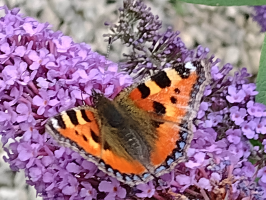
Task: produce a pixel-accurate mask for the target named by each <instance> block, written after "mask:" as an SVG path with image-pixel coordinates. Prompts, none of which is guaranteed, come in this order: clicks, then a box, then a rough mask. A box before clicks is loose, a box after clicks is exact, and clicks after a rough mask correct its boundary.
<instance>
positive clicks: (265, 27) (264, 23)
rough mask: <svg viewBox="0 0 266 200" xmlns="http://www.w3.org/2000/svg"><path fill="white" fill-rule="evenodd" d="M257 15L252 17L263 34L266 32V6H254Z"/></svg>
mask: <svg viewBox="0 0 266 200" xmlns="http://www.w3.org/2000/svg"><path fill="white" fill-rule="evenodd" d="M254 10H255V14H254V15H253V16H252V17H253V20H254V21H256V22H257V23H258V24H259V25H260V28H261V32H266V5H264V6H254Z"/></svg>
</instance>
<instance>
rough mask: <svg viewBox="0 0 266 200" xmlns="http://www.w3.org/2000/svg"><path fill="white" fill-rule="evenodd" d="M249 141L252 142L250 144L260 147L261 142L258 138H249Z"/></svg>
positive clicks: (261, 145)
mask: <svg viewBox="0 0 266 200" xmlns="http://www.w3.org/2000/svg"><path fill="white" fill-rule="evenodd" d="M249 141H250V143H251V144H252V146H259V147H260V149H262V147H263V144H262V143H261V142H260V141H259V140H254V139H250V140H249Z"/></svg>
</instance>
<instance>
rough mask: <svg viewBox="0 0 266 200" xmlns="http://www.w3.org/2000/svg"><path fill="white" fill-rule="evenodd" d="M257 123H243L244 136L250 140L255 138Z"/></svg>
mask: <svg viewBox="0 0 266 200" xmlns="http://www.w3.org/2000/svg"><path fill="white" fill-rule="evenodd" d="M256 125H257V124H256V122H254V121H249V122H243V123H242V124H241V126H242V131H243V134H244V135H245V136H246V137H247V138H248V139H252V138H254V136H255V127H256Z"/></svg>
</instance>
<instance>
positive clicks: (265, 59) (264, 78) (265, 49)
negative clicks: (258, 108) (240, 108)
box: [256, 35, 266, 105]
mask: <svg viewBox="0 0 266 200" xmlns="http://www.w3.org/2000/svg"><path fill="white" fill-rule="evenodd" d="M256 84H257V91H258V92H259V94H258V95H257V96H256V101H257V102H260V103H263V104H264V105H266V35H265V36H264V41H263V45H262V50H261V55H260V66H259V72H258V75H257V81H256Z"/></svg>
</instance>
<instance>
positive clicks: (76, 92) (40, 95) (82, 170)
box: [0, 1, 266, 200]
mask: <svg viewBox="0 0 266 200" xmlns="http://www.w3.org/2000/svg"><path fill="white" fill-rule="evenodd" d="M124 2H125V6H124V8H123V9H120V21H119V23H118V24H116V25H111V26H110V27H111V30H112V31H113V33H112V34H110V35H107V36H108V37H110V38H111V39H112V41H115V40H117V39H121V40H122V41H123V42H125V43H126V44H128V46H130V47H132V50H133V51H132V53H131V54H130V55H125V57H126V59H127V61H126V62H125V63H122V64H121V69H122V70H125V71H128V72H133V74H135V75H136V77H138V78H140V77H143V76H145V75H147V74H149V73H150V71H151V70H157V69H161V68H164V67H171V66H172V65H174V64H175V63H176V62H187V61H191V60H196V59H197V60H200V59H205V60H206V61H207V62H209V64H210V65H211V66H212V67H211V76H212V83H211V84H210V85H209V86H208V87H207V88H206V90H205V93H204V98H203V99H202V102H201V105H200V110H199V111H198V115H197V118H196V119H195V126H194V130H193V132H194V139H193V140H192V143H191V147H190V149H189V150H188V152H187V154H188V161H187V162H185V163H181V164H179V165H178V166H176V168H175V169H174V170H173V171H172V172H171V173H169V174H165V175H163V176H161V177H158V179H157V180H156V181H150V182H149V183H147V184H140V185H137V186H135V187H129V186H127V185H125V184H122V183H119V182H118V181H117V180H116V179H115V178H111V177H109V176H107V175H106V174H104V173H103V172H101V171H99V170H98V168H97V166H95V165H94V164H93V163H91V162H89V161H87V160H84V159H83V158H82V157H81V156H80V155H79V154H78V153H76V152H73V151H72V150H70V149H68V148H64V147H60V146H58V144H57V143H56V142H55V141H54V140H53V139H52V138H51V137H50V135H49V134H47V133H46V132H45V130H44V124H45V122H46V120H47V119H48V118H49V117H51V116H54V115H55V114H57V113H58V112H60V111H63V110H66V109H68V108H71V107H75V106H79V105H82V104H83V102H84V101H85V103H86V104H88V105H90V104H91V101H90V95H91V89H92V88H93V89H95V90H98V91H100V92H101V93H103V94H104V95H105V96H107V97H110V98H113V97H115V96H116V95H117V94H118V93H119V92H120V91H121V90H122V89H123V88H125V87H127V86H129V85H130V84H132V82H133V80H132V78H130V76H128V75H127V74H126V73H122V72H117V70H118V67H117V65H116V64H114V63H112V62H110V61H108V60H106V59H105V58H104V57H103V56H101V55H99V54H97V53H95V52H93V51H92V50H91V49H90V47H89V46H88V45H86V44H76V43H74V42H73V41H72V39H71V38H70V37H68V36H64V35H63V34H62V33H61V32H53V31H52V30H51V29H50V26H49V24H47V23H45V24H41V23H38V22H37V21H36V20H35V19H32V18H29V17H25V18H24V17H22V16H21V15H20V14H19V13H18V12H19V10H18V9H13V10H9V9H7V8H6V7H2V9H3V10H4V11H5V12H6V15H5V16H4V17H2V18H1V19H0V25H1V29H0V38H1V40H0V50H1V55H0V62H1V65H0V135H1V136H2V138H1V139H2V142H3V144H4V150H5V151H6V152H7V155H8V157H6V158H5V161H6V162H8V163H9V164H10V167H11V169H12V170H20V169H23V170H25V175H26V177H27V178H28V180H27V183H28V184H30V185H33V186H34V187H35V188H36V190H37V193H38V194H39V195H41V196H42V197H43V198H45V199H70V200H71V199H72V200H75V199H85V200H90V199H105V200H112V199H124V198H127V199H136V198H145V197H148V198H151V197H153V198H155V199H173V198H175V197H178V196H179V195H181V196H182V198H183V199H211V200H212V199H232V200H240V199H256V200H259V199H265V198H266V167H265V163H263V160H262V159H261V158H262V156H263V151H262V149H261V147H259V146H252V145H251V143H250V141H257V142H258V144H260V146H263V145H265V146H266V139H264V137H263V135H264V134H265V133H266V117H265V116H266V115H265V106H264V105H262V104H259V103H256V102H254V100H255V95H256V94H257V91H255V89H256V85H255V84H253V83H249V82H248V77H249V76H250V75H249V74H248V73H247V71H246V70H245V69H242V70H241V71H239V72H237V73H235V74H234V76H229V75H228V73H229V72H230V70H231V69H232V66H231V65H230V64H227V65H225V66H223V67H222V68H221V69H219V68H218V67H217V64H218V62H219V60H218V59H217V60H214V58H213V57H209V58H208V57H207V56H208V49H204V48H202V47H198V48H197V49H196V51H192V50H188V49H187V48H186V47H185V45H184V43H183V42H182V41H181V39H180V38H179V37H178V33H175V32H172V31H171V30H170V29H168V30H167V31H166V32H165V33H163V34H160V33H159V32H158V30H159V28H160V27H161V23H160V22H159V21H158V17H156V16H153V15H152V13H151V12H150V9H149V8H147V7H146V6H145V5H144V4H143V3H142V2H141V1H124ZM136 23H137V25H136V26H134V24H136ZM132 27H137V28H136V29H133V28H132ZM149 45H150V46H149ZM265 149H266V148H265ZM250 160H252V162H251V161H250ZM256 180H258V183H256ZM179 197H180V196H179Z"/></svg>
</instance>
